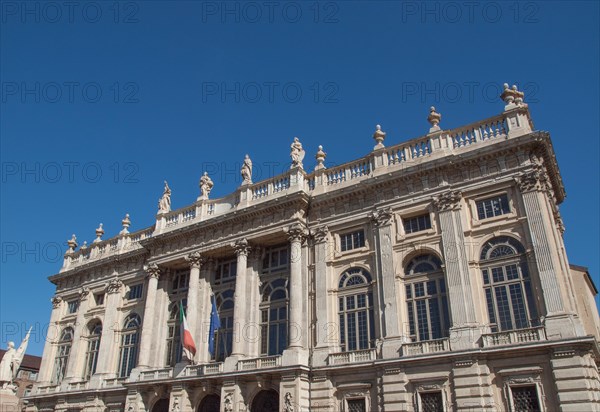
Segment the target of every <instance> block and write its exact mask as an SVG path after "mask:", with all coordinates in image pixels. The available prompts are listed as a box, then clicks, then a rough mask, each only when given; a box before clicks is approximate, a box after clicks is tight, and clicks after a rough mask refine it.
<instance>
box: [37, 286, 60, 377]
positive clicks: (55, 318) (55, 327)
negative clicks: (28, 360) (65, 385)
mask: <svg viewBox="0 0 600 412" xmlns="http://www.w3.org/2000/svg"><path fill="white" fill-rule="evenodd" d="M51 302H52V313H51V315H50V323H49V325H48V333H47V335H46V343H45V344H44V355H43V356H42V363H41V365H40V373H39V381H38V384H37V385H38V386H42V385H47V384H49V383H50V380H51V379H52V372H53V366H54V356H55V348H56V346H55V342H56V341H58V339H60V332H61V330H60V325H59V324H58V322H59V321H60V318H61V315H62V309H63V306H64V305H63V299H62V298H61V297H60V296H54V297H53V298H52V299H51Z"/></svg>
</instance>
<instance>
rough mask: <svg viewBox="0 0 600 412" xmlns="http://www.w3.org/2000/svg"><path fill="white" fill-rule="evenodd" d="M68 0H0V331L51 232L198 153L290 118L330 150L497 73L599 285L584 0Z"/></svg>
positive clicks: (415, 129)
mask: <svg viewBox="0 0 600 412" xmlns="http://www.w3.org/2000/svg"><path fill="white" fill-rule="evenodd" d="M74 3H75V5H74V6H72V8H70V6H67V5H65V4H64V3H63V2H51V3H44V2H36V1H31V2H20V1H19V2H12V1H2V2H0V6H1V9H0V12H1V21H0V24H1V26H2V27H1V30H0V34H1V39H0V58H1V62H0V74H1V85H2V90H1V91H2V94H1V99H2V104H1V113H0V115H1V118H0V120H1V126H0V132H1V156H2V158H1V162H2V191H1V194H2V198H1V207H2V209H1V225H0V226H1V229H0V230H1V237H2V239H1V241H2V256H1V257H2V266H1V269H2V272H1V276H0V286H1V289H0V297H1V301H0V309H1V313H0V318H1V324H2V331H1V335H0V344H1V345H2V346H4V345H5V342H6V341H7V340H8V339H14V340H19V339H20V337H21V336H22V333H23V330H24V328H25V325H30V324H33V325H34V326H35V328H36V329H35V331H34V336H33V337H32V342H31V346H30V350H29V353H32V354H41V353H42V349H43V332H44V327H45V326H44V325H46V324H47V322H48V319H49V316H50V310H51V305H50V302H49V299H50V297H51V296H52V295H53V290H54V288H53V285H52V284H51V283H50V282H48V281H47V280H46V277H47V276H49V275H52V274H54V273H57V272H58V270H59V269H60V266H61V264H62V253H63V252H64V250H66V244H65V241H66V240H67V239H68V238H69V237H70V235H71V234H72V233H76V234H77V237H78V239H79V241H80V243H81V242H83V240H87V241H88V242H91V241H92V240H93V238H94V229H95V228H96V227H97V226H98V223H100V222H102V223H104V228H105V229H106V236H105V238H106V237H109V236H114V235H116V233H117V232H118V231H119V230H120V221H121V219H122V218H123V216H124V215H125V213H130V214H131V220H132V228H131V229H132V230H136V229H140V228H143V227H148V226H151V225H152V224H153V223H154V214H155V212H156V210H157V200H158V198H159V197H160V195H161V193H162V188H163V180H165V179H166V180H168V182H169V184H170V186H171V189H172V190H173V197H172V199H173V207H174V208H178V207H182V206H184V205H188V204H191V203H192V202H193V201H194V200H195V199H196V197H197V196H198V194H199V190H198V179H199V177H200V176H201V174H202V172H203V170H205V169H209V170H211V172H212V173H211V174H212V176H213V180H214V181H215V188H214V190H213V193H212V195H213V197H218V196H221V195H224V194H227V193H229V192H231V191H233V190H234V188H235V187H236V186H237V185H238V184H239V177H238V170H239V164H240V162H241V161H242V159H243V157H244V154H246V153H249V154H250V156H251V158H252V160H253V161H254V164H255V165H256V167H257V168H258V169H260V170H261V171H262V172H261V171H259V172H258V173H259V174H260V173H262V176H261V177H263V178H264V177H267V175H268V170H269V166H268V165H269V164H271V165H272V164H273V163H274V164H275V166H274V167H275V169H276V170H277V171H279V170H282V168H284V167H285V166H284V164H287V163H288V162H289V145H290V143H291V141H292V139H293V137H294V136H299V137H300V139H301V141H302V143H303V144H304V147H305V149H306V150H307V159H310V160H309V161H308V162H307V163H308V165H307V166H308V167H310V168H312V166H313V162H312V160H313V159H314V157H313V156H314V153H315V151H316V148H317V146H318V145H319V144H323V145H324V146H325V151H326V152H327V153H328V158H327V164H330V165H331V164H336V163H341V162H344V161H346V160H350V159H353V158H357V157H360V156H363V155H365V154H366V153H368V152H369V151H370V150H371V149H372V147H373V140H372V138H371V135H372V133H373V130H374V126H375V125H376V124H378V123H380V124H382V125H383V129H384V130H385V131H386V132H387V135H388V137H387V140H386V144H388V145H390V144H394V143H397V142H401V141H403V140H407V139H410V138H413V137H417V136H420V135H422V134H425V133H426V132H427V130H428V127H429V125H428V123H427V122H426V120H425V119H426V117H427V114H428V108H429V106H431V105H435V106H436V107H437V109H438V111H439V112H441V113H442V114H443V119H442V123H441V125H442V126H443V127H444V128H452V127H456V126H460V125H463V124H467V123H470V122H472V121H476V120H479V119H483V118H486V117H489V116H493V115H495V114H498V113H500V112H501V111H502V109H503V104H502V102H501V101H500V100H499V99H497V98H496V96H497V93H496V91H498V90H499V87H500V85H501V84H502V83H504V82H509V83H511V84H513V83H517V84H518V85H520V87H521V88H522V89H524V90H525V92H526V96H525V101H526V102H528V103H529V106H530V109H531V112H532V115H533V119H534V122H535V127H536V128H537V129H541V130H547V131H550V132H551V134H552V138H553V142H554V148H555V150H556V154H557V157H558V161H559V165H560V168H561V172H562V176H563V179H564V183H565V186H566V190H567V199H566V201H565V202H564V203H563V205H562V206H561V212H562V215H563V218H564V221H565V224H566V227H567V231H566V234H565V236H566V244H567V251H568V254H569V259H570V261H571V263H575V264H579V265H583V266H588V267H589V269H590V273H591V275H592V276H593V277H594V279H596V282H597V284H598V285H600V282H598V275H599V273H600V267H599V257H598V256H599V253H598V250H599V242H598V240H599V239H598V233H599V227H598V225H599V223H598V218H599V215H600V213H599V206H598V205H599V202H598V201H599V199H598V187H599V181H598V180H599V169H598V159H599V136H598V130H599V124H598V113H599V107H598V106H599V101H598V95H599V74H598V73H599V72H600V67H599V44H598V39H599V38H600V35H599V27H598V25H599V23H598V22H599V6H598V4H599V3H598V2H595V1H589V2H551V1H540V2H520V3H516V2H492V3H488V2H478V1H475V2H472V3H471V4H473V7H472V8H471V9H469V8H467V6H465V5H464V3H465V2H453V3H443V2H429V3H423V2H410V1H407V2H394V1H381V2H377V1H369V2H367V1H344V2H337V3H335V2H320V3H315V2H312V1H307V2H304V1H299V2H283V1H281V2H273V6H272V7H270V6H265V5H264V3H263V2H249V3H248V2H247V3H241V2H227V3H223V2H201V1H172V2H161V1H138V2H119V3H118V7H116V8H115V6H114V3H113V2H112V1H97V2H85V1H81V2H74ZM466 3H468V2H466ZM225 7H226V8H227V9H225ZM425 7H426V9H425ZM236 88H237V89H236ZM223 91H225V93H222V92H223ZM228 91H229V92H228ZM300 93H301V94H300ZM255 180H256V176H255ZM59 249H60V250H59ZM15 328H17V331H16V332H15Z"/></svg>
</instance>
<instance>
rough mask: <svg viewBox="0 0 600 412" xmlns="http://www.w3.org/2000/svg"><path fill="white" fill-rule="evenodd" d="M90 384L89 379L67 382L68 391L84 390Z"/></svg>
mask: <svg viewBox="0 0 600 412" xmlns="http://www.w3.org/2000/svg"><path fill="white" fill-rule="evenodd" d="M88 386H89V381H84V382H69V383H68V384H67V390H68V391H82V390H85V389H87V388H88Z"/></svg>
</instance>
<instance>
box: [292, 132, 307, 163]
mask: <svg viewBox="0 0 600 412" xmlns="http://www.w3.org/2000/svg"><path fill="white" fill-rule="evenodd" d="M291 149H292V150H291V151H290V156H291V158H292V166H291V168H294V167H302V160H304V149H303V148H302V143H300V139H298V138H297V137H294V143H292V145H291Z"/></svg>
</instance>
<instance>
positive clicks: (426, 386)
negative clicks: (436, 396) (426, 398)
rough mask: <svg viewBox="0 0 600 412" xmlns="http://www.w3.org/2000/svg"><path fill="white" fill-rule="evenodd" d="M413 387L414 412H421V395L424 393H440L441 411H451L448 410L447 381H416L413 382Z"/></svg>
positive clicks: (448, 394) (449, 397)
mask: <svg viewBox="0 0 600 412" xmlns="http://www.w3.org/2000/svg"><path fill="white" fill-rule="evenodd" d="M413 385H414V392H413V393H414V399H413V402H414V405H415V411H416V412H420V411H422V410H423V404H422V400H421V395H422V394H425V393H441V395H442V408H443V409H442V410H443V411H444V412H448V411H451V410H452V408H450V407H449V406H450V399H452V398H451V396H450V393H449V389H448V380H447V379H437V380H436V379H434V380H426V381H418V382H413Z"/></svg>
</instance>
